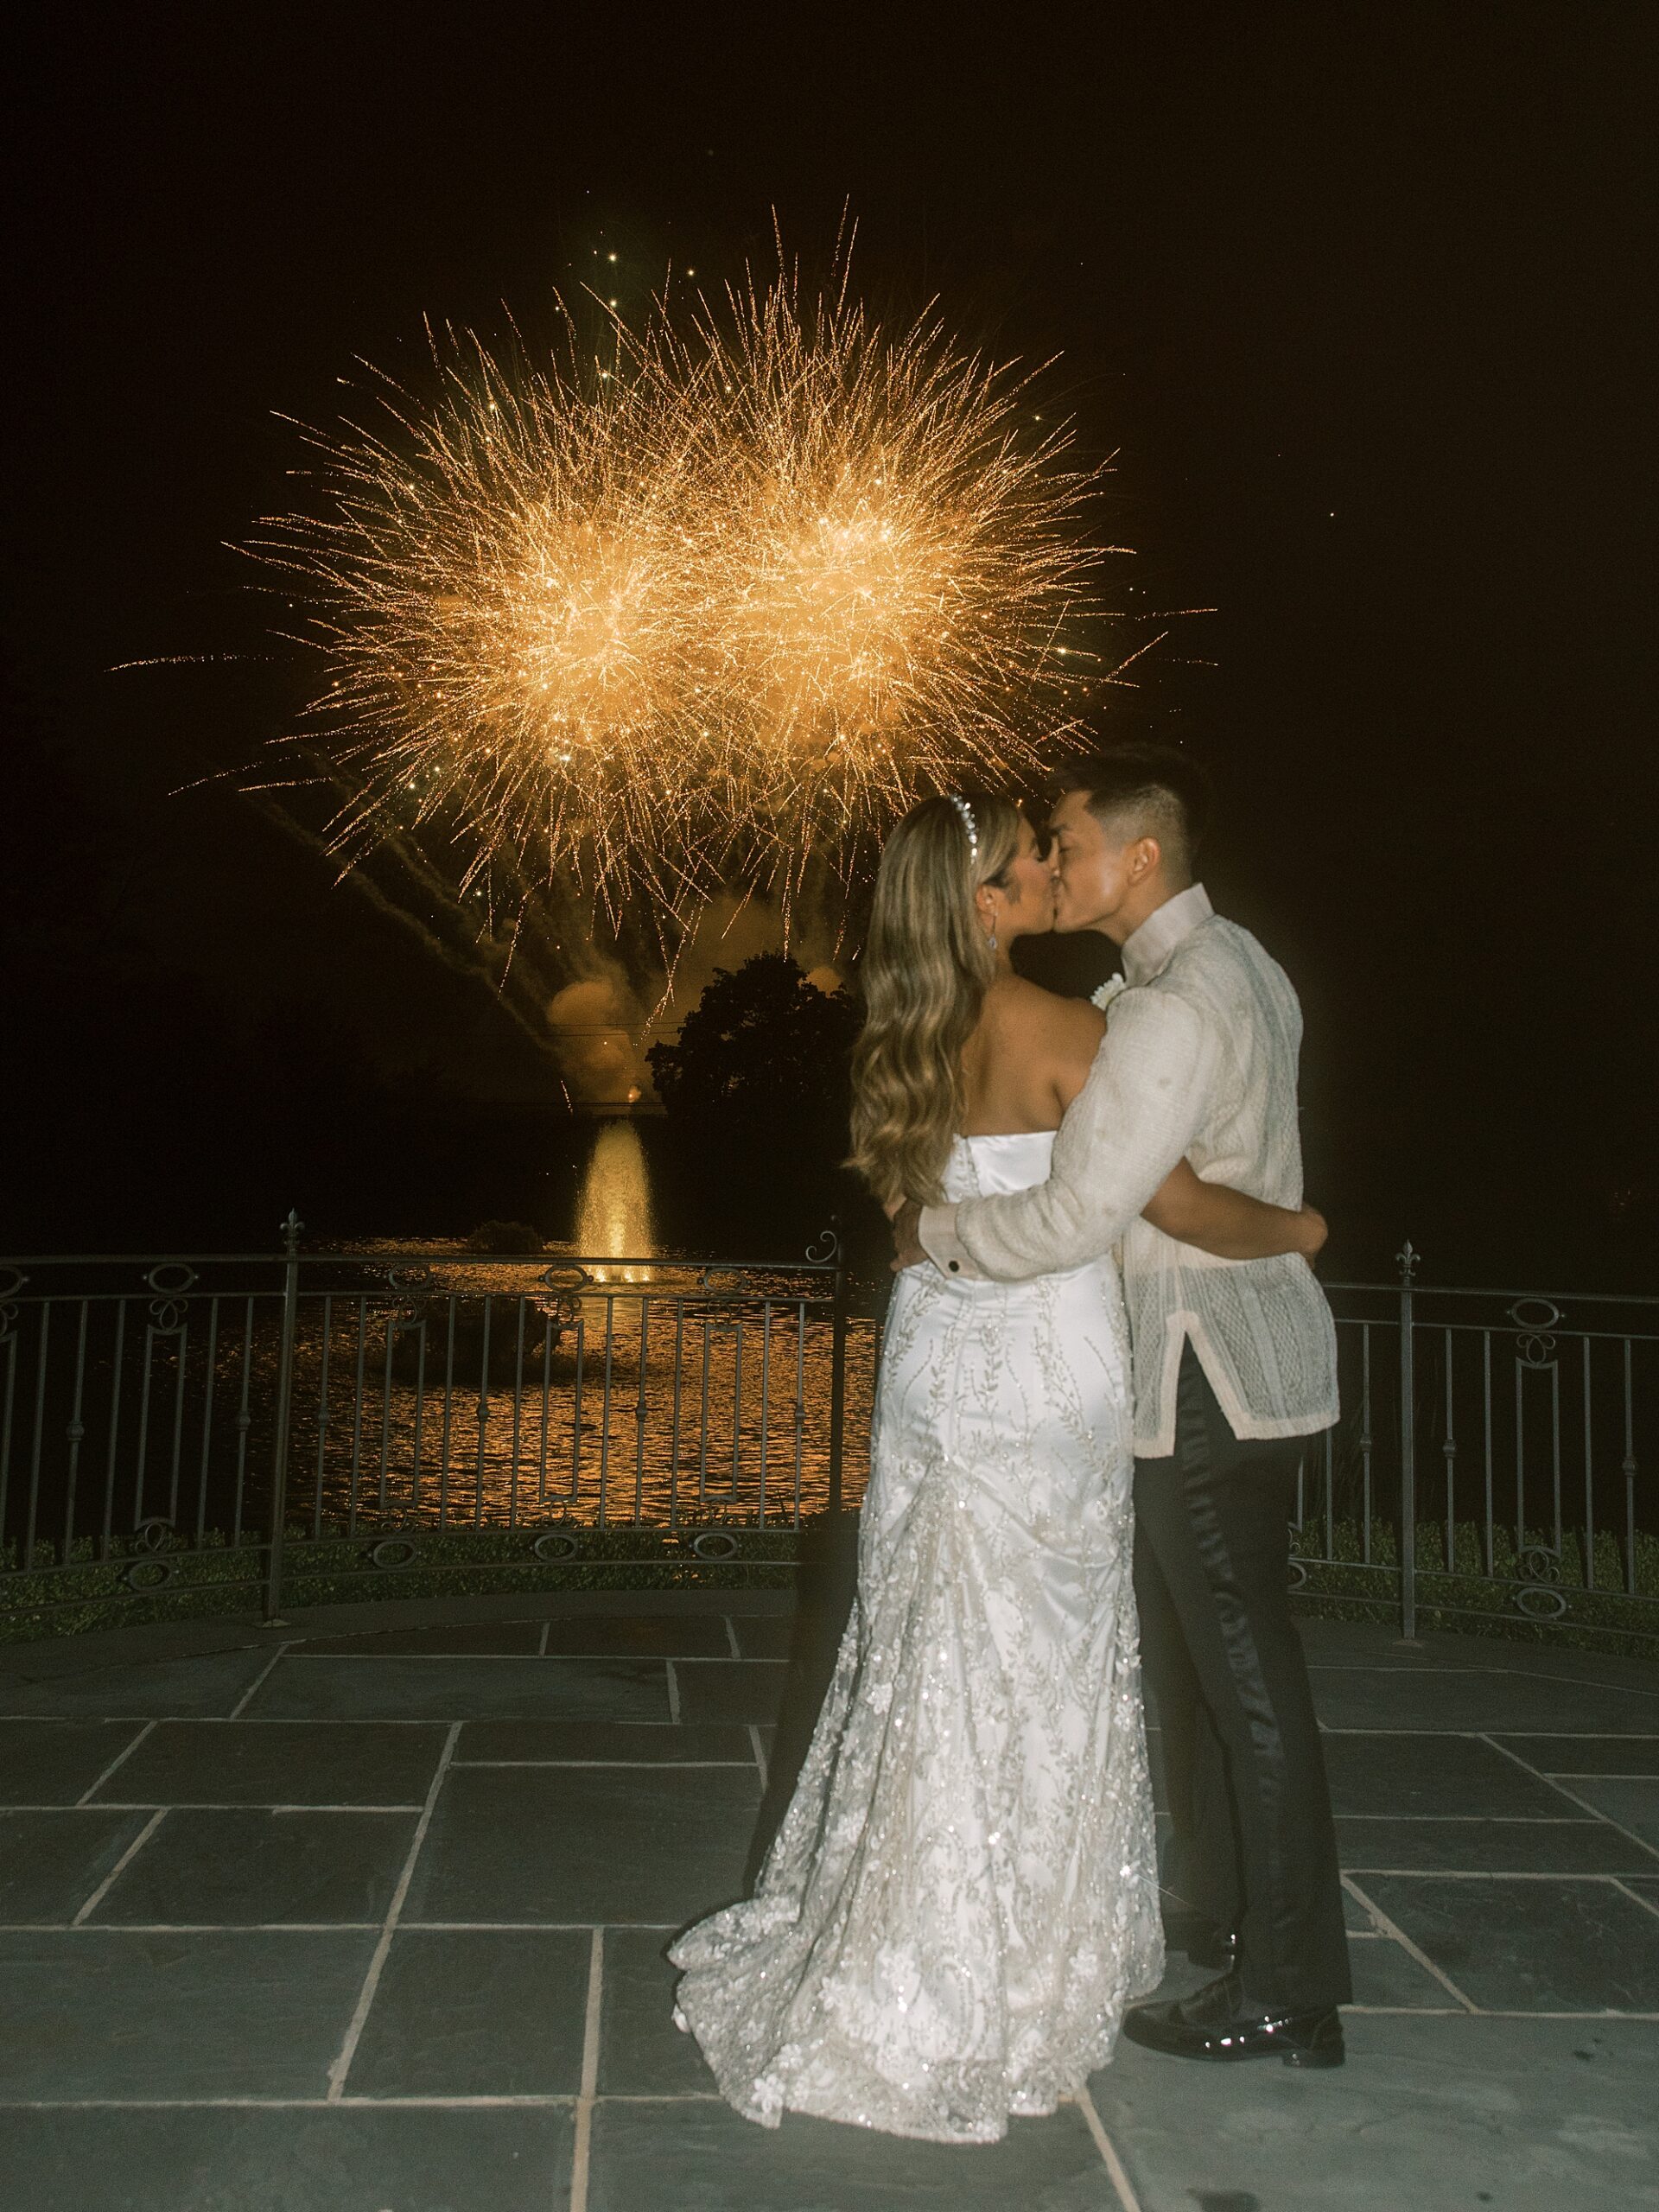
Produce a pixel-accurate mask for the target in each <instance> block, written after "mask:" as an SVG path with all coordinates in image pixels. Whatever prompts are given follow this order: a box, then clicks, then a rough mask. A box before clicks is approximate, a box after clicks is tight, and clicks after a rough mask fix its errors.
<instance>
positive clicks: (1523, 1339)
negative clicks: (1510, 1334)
mask: <svg viewBox="0 0 1659 2212" xmlns="http://www.w3.org/2000/svg"><path fill="white" fill-rule="evenodd" d="M1560 1318H1561V1309H1560V1306H1556V1305H1554V1304H1553V1303H1552V1302H1551V1300H1548V1298H1517V1299H1516V1301H1515V1303H1514V1305H1513V1306H1510V1320H1511V1321H1513V1322H1514V1324H1515V1326H1516V1339H1515V1356H1516V1359H1518V1360H1519V1361H1520V1363H1521V1364H1522V1367H1531V1368H1542V1367H1554V1364H1555V1338H1554V1336H1553V1335H1552V1334H1551V1332H1552V1331H1553V1330H1554V1328H1555V1327H1556V1325H1558V1324H1559V1322H1560Z"/></svg>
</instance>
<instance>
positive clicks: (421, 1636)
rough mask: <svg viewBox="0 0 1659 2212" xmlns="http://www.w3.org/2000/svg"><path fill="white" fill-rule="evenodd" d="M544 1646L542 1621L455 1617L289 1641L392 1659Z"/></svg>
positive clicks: (298, 1646)
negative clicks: (441, 1622) (448, 1621)
mask: <svg viewBox="0 0 1659 2212" xmlns="http://www.w3.org/2000/svg"><path fill="white" fill-rule="evenodd" d="M541 1648H542V1624H541V1623H540V1622H539V1621H456V1622H454V1624H452V1625H450V1626H448V1627H434V1628H383V1629H368V1628H365V1629H359V1630H357V1631H356V1632H355V1633H354V1634H353V1635H350V1636H308V1637H302V1639H301V1640H300V1641H299V1642H298V1643H290V1644H289V1653H290V1654H293V1653H299V1654H301V1655H302V1656H307V1657H309V1656H319V1657H326V1656H330V1655H344V1654H346V1653H352V1652H356V1653H359V1654H361V1655H363V1656H366V1657H369V1658H382V1659H391V1658H396V1657H397V1656H398V1655H399V1654H402V1653H410V1652H423V1653H425V1654H427V1655H428V1656H432V1657H446V1658H447V1657H454V1656H460V1655H461V1654H465V1653H469V1652H484V1653H493V1654H496V1655H512V1654H518V1656H528V1657H531V1658H534V1656H536V1654H537V1652H538V1651H539V1650H540V1649H541Z"/></svg>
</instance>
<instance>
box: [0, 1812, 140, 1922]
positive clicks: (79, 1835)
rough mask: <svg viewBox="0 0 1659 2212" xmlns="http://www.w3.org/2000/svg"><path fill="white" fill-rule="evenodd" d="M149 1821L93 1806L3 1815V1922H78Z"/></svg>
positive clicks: (0, 1847) (0, 1833)
mask: <svg viewBox="0 0 1659 2212" xmlns="http://www.w3.org/2000/svg"><path fill="white" fill-rule="evenodd" d="M148 1818H149V1815H148V1814H145V1813H126V1812H117V1811H116V1810H114V1809H113V1808H111V1807H109V1806H90V1805H89V1806H86V1807H84V1808H81V1809H80V1810H79V1811H70V1810H64V1811H51V1812H43V1813H22V1812H8V1813H0V1921H18V1920H23V1921H39V1920H43V1921H70V1920H73V1918H74V1916H75V1915H76V1913H77V1912H79V1910H80V1908H81V1906H82V1905H84V1904H86V1900H87V1898H88V1897H91V1896H92V1892H93V1891H95V1890H96V1889H97V1887H98V1885H99V1883H100V1882H101V1881H103V1880H104V1879H105V1878H106V1877H107V1876H108V1875H109V1874H110V1873H111V1872H112V1871H113V1870H114V1868H115V1866H116V1864H117V1862H118V1860H119V1859H120V1857H121V1854H122V1853H123V1852H124V1851H125V1850H126V1848H127V1847H128V1845H129V1844H130V1843H131V1842H132V1840H133V1839H134V1838H135V1837H136V1836H137V1835H139V1834H142V1833H143V1826H144V1822H145V1821H146V1820H147V1819H148Z"/></svg>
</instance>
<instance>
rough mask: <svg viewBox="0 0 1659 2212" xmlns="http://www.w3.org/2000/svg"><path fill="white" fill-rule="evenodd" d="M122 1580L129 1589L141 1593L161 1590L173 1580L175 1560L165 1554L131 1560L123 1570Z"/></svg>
mask: <svg viewBox="0 0 1659 2212" xmlns="http://www.w3.org/2000/svg"><path fill="white" fill-rule="evenodd" d="M121 1580H123V1581H124V1583H125V1584H126V1586H127V1587H128V1589H129V1590H134V1591H137V1592H141V1593H142V1592H148V1591H151V1590H159V1589H161V1588H162V1586H163V1585H164V1584H166V1583H168V1582H170V1581H171V1580H173V1562H172V1560H170V1559H168V1558H167V1557H165V1556H162V1557H160V1558H150V1559H135V1560H128V1562H127V1564H126V1566H125V1567H124V1569H123V1570H122V1574H121Z"/></svg>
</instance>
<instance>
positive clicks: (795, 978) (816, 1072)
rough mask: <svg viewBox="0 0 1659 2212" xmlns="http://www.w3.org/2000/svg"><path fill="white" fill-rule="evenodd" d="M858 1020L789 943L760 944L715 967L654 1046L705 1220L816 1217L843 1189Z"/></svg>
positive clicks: (776, 1225) (777, 1225)
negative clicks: (769, 948) (729, 964)
mask: <svg viewBox="0 0 1659 2212" xmlns="http://www.w3.org/2000/svg"><path fill="white" fill-rule="evenodd" d="M858 1029H859V1011H858V1007H857V1006H856V1005H855V1002H854V1001H853V1000H852V999H851V998H850V997H849V995H848V994H847V993H846V992H845V991H836V992H834V993H827V992H824V991H821V990H819V989H818V988H817V987H816V986H815V985H813V984H811V983H809V982H807V980H806V977H805V976H804V974H803V973H802V971H801V969H800V966H799V964H798V963H797V962H796V961H794V960H791V958H790V957H789V956H788V954H787V953H782V952H763V953H760V954H757V955H756V957H754V958H753V960H746V961H745V962H744V963H743V965H742V966H741V968H739V969H735V970H733V969H725V968H721V969H716V970H715V976H714V979H713V981H712V982H710V983H709V986H708V988H707V989H706V990H705V991H704V992H703V994H702V998H701V999H699V1001H697V1004H696V1007H694V1008H693V1009H692V1011H691V1012H690V1014H687V1016H686V1018H685V1020H684V1022H683V1024H682V1026H681V1029H680V1033H679V1036H678V1038H677V1040H676V1041H675V1042H674V1043H672V1044H664V1045H654V1046H652V1048H651V1051H650V1052H649V1053H648V1054H647V1056H646V1057H647V1058H648V1059H649V1060H650V1063H651V1071H652V1079H653V1081H654V1082H655V1084H656V1086H657V1091H658V1096H659V1097H660V1098H661V1099H662V1102H663V1106H664V1110H665V1112H666V1114H667V1116H668V1120H669V1126H670V1130H671V1135H672V1138H673V1141H674V1143H675V1147H676V1149H677V1150H678V1151H680V1152H681V1153H682V1154H683V1157H684V1160H685V1164H686V1166H688V1167H691V1166H695V1167H696V1184H697V1185H698V1186H699V1188H700V1189H701V1190H702V1191H703V1192H707V1193H708V1197H709V1205H710V1216H709V1227H710V1229H711V1230H713V1229H714V1228H715V1227H718V1226H719V1225H720V1224H721V1223H722V1222H723V1223H724V1224H728V1226H729V1224H730V1223H731V1222H732V1221H733V1220H734V1219H739V1220H741V1221H742V1223H743V1224H744V1225H745V1226H746V1227H747V1228H750V1229H752V1230H775V1231H777V1232H778V1233H779V1234H780V1235H792V1234H794V1233H796V1232H798V1231H800V1230H803V1229H804V1230H805V1231H806V1232H807V1233H809V1234H810V1230H812V1229H813V1228H814V1227H817V1226H820V1225H822V1222H823V1219H824V1217H826V1216H827V1214H828V1212H829V1211H831V1210H832V1209H833V1208H834V1207H835V1206H836V1204H837V1203H838V1198H839V1183H838V1176H837V1170H838V1167H839V1164H840V1162H841V1160H842V1159H843V1158H844V1157H845V1155H846V1152H847V1144H848V1134H847V1116H848V1107H849V1079H850V1064H851V1055H852V1048H853V1043H854V1039H855V1038H856V1036H857V1034H858ZM722 1241H723V1240H722ZM771 1241H775V1239H773V1240H771Z"/></svg>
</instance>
